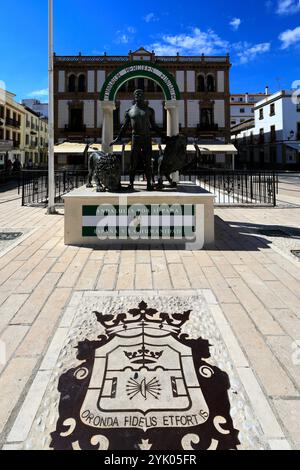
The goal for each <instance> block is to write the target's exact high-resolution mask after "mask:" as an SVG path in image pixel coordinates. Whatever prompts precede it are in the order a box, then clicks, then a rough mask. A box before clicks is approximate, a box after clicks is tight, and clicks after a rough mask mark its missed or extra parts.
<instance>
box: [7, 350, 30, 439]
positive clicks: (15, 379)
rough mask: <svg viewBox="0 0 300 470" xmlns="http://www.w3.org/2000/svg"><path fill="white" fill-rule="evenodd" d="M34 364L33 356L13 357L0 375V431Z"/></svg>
mask: <svg viewBox="0 0 300 470" xmlns="http://www.w3.org/2000/svg"><path fill="white" fill-rule="evenodd" d="M35 365H36V359H35V358H29V357H17V358H13V359H11V361H10V363H9V364H8V366H7V368H6V369H5V370H4V372H3V373H2V375H1V376H0V390H1V407H0V433H1V432H2V431H3V429H4V426H5V425H6V423H7V420H8V418H9V416H10V414H11V412H12V411H13V409H14V407H15V406H16V404H17V402H18V400H19V398H20V396H21V394H22V392H23V390H24V387H25V385H26V383H27V381H28V380H29V378H30V376H31V374H32V372H33V369H34V367H35Z"/></svg>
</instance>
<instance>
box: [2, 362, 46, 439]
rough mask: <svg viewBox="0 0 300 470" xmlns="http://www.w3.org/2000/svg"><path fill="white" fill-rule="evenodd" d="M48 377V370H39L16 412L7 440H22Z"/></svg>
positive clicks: (29, 426)
mask: <svg viewBox="0 0 300 470" xmlns="http://www.w3.org/2000/svg"><path fill="white" fill-rule="evenodd" d="M49 378H50V372H49V371H39V372H38V373H37V375H36V377H35V379H34V381H33V384H32V385H31V387H30V390H29V392H28V394H27V396H26V398H25V400H24V403H23V405H22V407H21V410H20V412H19V414H18V417H17V419H16V421H15V422H14V425H13V428H12V430H11V431H10V433H9V436H8V442H23V441H24V440H25V439H26V438H27V436H28V434H29V431H30V428H31V425H32V422H33V420H34V418H35V415H36V413H37V410H38V408H39V405H40V402H41V399H42V398H43V395H44V393H45V390H46V388H47V385H48V381H49Z"/></svg>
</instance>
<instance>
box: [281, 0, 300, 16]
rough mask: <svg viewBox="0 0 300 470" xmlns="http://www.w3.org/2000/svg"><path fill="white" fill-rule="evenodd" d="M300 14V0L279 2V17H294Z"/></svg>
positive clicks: (282, 0)
mask: <svg viewBox="0 0 300 470" xmlns="http://www.w3.org/2000/svg"><path fill="white" fill-rule="evenodd" d="M299 12H300V0H278V4H277V11H276V13H278V15H293V14H295V13H299Z"/></svg>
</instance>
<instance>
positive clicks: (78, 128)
mask: <svg viewBox="0 0 300 470" xmlns="http://www.w3.org/2000/svg"><path fill="white" fill-rule="evenodd" d="M64 131H65V132H85V131H86V125H85V124H81V125H77V126H69V125H68V124H66V125H65V129H64Z"/></svg>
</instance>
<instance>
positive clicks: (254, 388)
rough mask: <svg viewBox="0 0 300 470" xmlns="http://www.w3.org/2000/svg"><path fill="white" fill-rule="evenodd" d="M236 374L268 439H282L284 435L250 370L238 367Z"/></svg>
mask: <svg viewBox="0 0 300 470" xmlns="http://www.w3.org/2000/svg"><path fill="white" fill-rule="evenodd" d="M238 373H239V376H240V378H241V381H242V383H243V385H244V387H245V389H246V391H247V394H248V398H249V400H250V401H251V403H252V405H253V407H254V409H255V414H256V416H257V418H258V420H259V422H260V425H261V427H262V429H263V431H264V433H265V435H266V436H267V437H268V438H283V437H284V433H283V431H282V429H281V427H280V425H279V424H278V422H277V419H276V417H275V415H274V413H273V411H272V409H271V407H270V405H269V403H268V401H267V399H266V397H265V396H264V393H263V391H262V389H261V388H260V386H259V384H258V382H257V380H256V379H255V376H254V374H253V372H252V370H251V369H249V368H246V367H239V368H238Z"/></svg>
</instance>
